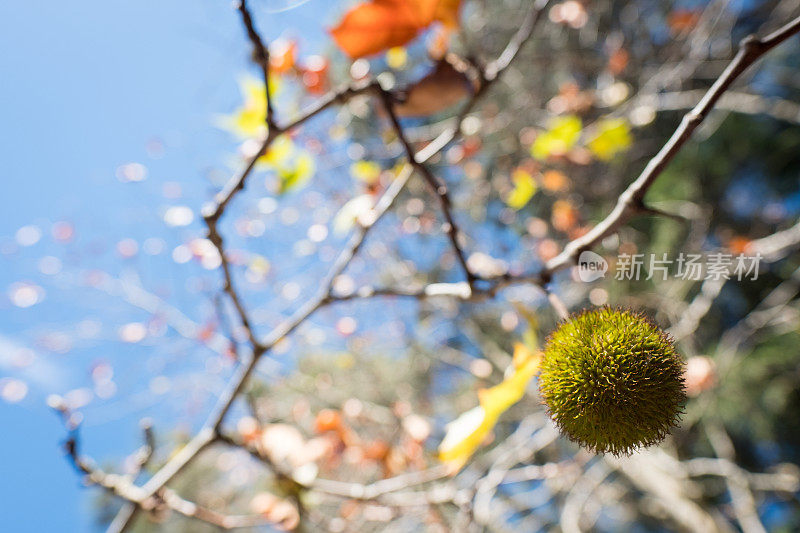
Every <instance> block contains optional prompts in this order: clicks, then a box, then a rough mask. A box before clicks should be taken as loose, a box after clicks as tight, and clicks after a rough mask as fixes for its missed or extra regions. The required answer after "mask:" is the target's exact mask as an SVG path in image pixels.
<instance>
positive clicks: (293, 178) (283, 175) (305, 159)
mask: <svg viewBox="0 0 800 533" xmlns="http://www.w3.org/2000/svg"><path fill="white" fill-rule="evenodd" d="M313 174H314V160H313V159H312V158H311V156H310V155H309V154H308V153H307V152H303V153H302V154H300V155H299V156H298V157H297V159H296V160H295V161H294V165H293V166H292V167H289V168H282V169H280V170H279V171H278V177H279V178H280V185H279V187H278V193H279V194H286V193H287V192H291V191H293V190H295V189H299V188H300V187H302V186H303V185H305V184H306V183H307V182H308V180H309V179H311V176H312V175H313Z"/></svg>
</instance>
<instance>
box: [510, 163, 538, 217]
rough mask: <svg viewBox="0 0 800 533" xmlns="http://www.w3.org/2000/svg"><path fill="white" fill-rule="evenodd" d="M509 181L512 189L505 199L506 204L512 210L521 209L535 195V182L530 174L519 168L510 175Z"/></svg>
mask: <svg viewBox="0 0 800 533" xmlns="http://www.w3.org/2000/svg"><path fill="white" fill-rule="evenodd" d="M511 181H512V182H513V183H514V189H513V190H512V191H511V194H509V195H508V198H506V204H508V207H510V208H512V209H522V208H523V207H525V204H527V203H528V202H529V201H530V199H531V198H533V195H534V194H536V182H535V181H534V180H533V176H531V174H530V172H527V171H525V170H522V169H521V168H518V169H517V170H515V171H514V172H513V174H511Z"/></svg>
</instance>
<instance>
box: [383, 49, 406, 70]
mask: <svg viewBox="0 0 800 533" xmlns="http://www.w3.org/2000/svg"><path fill="white" fill-rule="evenodd" d="M407 62H408V52H406V49H405V48H404V47H402V46H395V47H394V48H389V49H388V50H387V51H386V64H387V65H389V66H390V67H391V68H393V69H395V70H400V69H402V68H403V67H405V66H406V63H407Z"/></svg>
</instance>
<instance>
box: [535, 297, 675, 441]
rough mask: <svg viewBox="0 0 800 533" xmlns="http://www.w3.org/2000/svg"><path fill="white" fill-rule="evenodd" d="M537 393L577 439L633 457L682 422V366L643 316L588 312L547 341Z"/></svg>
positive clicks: (605, 309)
mask: <svg viewBox="0 0 800 533" xmlns="http://www.w3.org/2000/svg"><path fill="white" fill-rule="evenodd" d="M539 390H540V391H541V394H542V397H543V399H544V402H545V403H546V404H547V408H548V411H549V414H550V416H551V417H552V418H553V420H554V421H555V423H556V424H557V425H558V426H559V428H560V429H561V430H562V432H564V433H565V434H566V435H567V436H568V437H569V438H570V439H571V440H573V441H575V442H577V443H578V444H580V445H581V446H584V447H586V448H588V449H589V450H592V451H594V452H597V453H606V452H610V453H612V454H614V455H620V454H624V455H628V454H630V453H631V452H633V451H635V450H636V449H638V448H640V447H643V446H650V445H652V444H657V443H658V442H661V441H662V440H663V439H664V437H666V435H667V433H668V432H669V429H670V427H671V426H673V425H675V423H676V422H677V421H678V418H679V416H680V414H681V405H682V403H683V401H684V399H685V395H684V386H683V363H682V362H681V358H680V356H679V355H678V354H677V352H676V351H675V348H674V347H673V345H672V341H671V340H670V339H669V338H668V337H667V335H666V334H665V333H664V332H663V331H661V330H660V329H659V328H658V327H656V326H655V325H653V324H652V323H651V322H650V321H648V320H647V319H646V318H645V317H644V316H642V315H641V314H638V313H636V312H633V311H629V310H624V309H612V308H608V307H603V308H598V309H592V310H586V311H583V312H581V313H578V314H576V315H573V316H572V317H570V318H569V319H568V320H567V321H566V322H564V323H562V324H561V326H560V327H559V328H558V329H557V330H556V331H554V332H553V333H552V334H551V335H550V337H549V338H548V339H547V343H546V346H545V350H544V357H543V360H542V364H541V373H540V375H539Z"/></svg>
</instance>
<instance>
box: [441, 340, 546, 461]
mask: <svg viewBox="0 0 800 533" xmlns="http://www.w3.org/2000/svg"><path fill="white" fill-rule="evenodd" d="M514 354H515V357H514V365H513V370H512V373H511V375H510V376H509V377H507V378H506V379H505V380H503V382H502V383H500V384H499V385H495V386H494V387H491V388H489V389H482V390H480V391H478V400H479V402H480V405H479V406H478V407H475V408H473V409H470V410H469V411H467V412H466V413H464V414H462V415H461V416H459V417H458V418H457V419H455V420H454V421H453V422H451V423H449V424H448V425H447V433H446V435H445V438H444V440H443V441H442V443H441V444H440V445H439V460H440V461H442V462H444V463H445V464H446V465H447V466H448V469H449V471H450V473H451V475H452V474H455V473H456V472H458V471H459V470H460V469H461V467H463V466H464V465H465V464H466V462H467V461H468V460H469V458H470V457H471V456H472V454H473V453H474V452H475V450H476V449H477V448H478V447H479V446H480V445H481V444H482V443H483V442H484V441H485V440H486V438H487V437H488V436H489V434H490V433H491V431H492V429H493V428H494V426H495V425H496V424H497V420H498V419H499V418H500V415H502V414H503V413H504V412H505V411H506V410H507V409H508V408H509V407H511V406H512V405H514V404H515V403H517V402H518V401H519V400H520V399H521V398H522V396H523V395H524V394H525V389H526V388H527V386H528V382H530V380H531V379H532V378H533V376H534V375H536V373H537V372H538V371H539V362H540V361H541V353H534V352H533V351H531V350H529V349H528V348H527V347H526V346H525V345H523V344H521V343H518V344H517V345H516V346H515V348H514Z"/></svg>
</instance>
